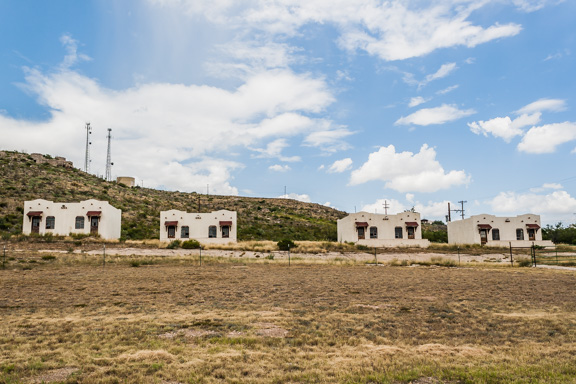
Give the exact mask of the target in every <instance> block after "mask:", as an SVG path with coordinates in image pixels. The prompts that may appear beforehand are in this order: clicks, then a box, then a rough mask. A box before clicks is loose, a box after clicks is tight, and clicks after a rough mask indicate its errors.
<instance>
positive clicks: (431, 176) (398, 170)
mask: <svg viewBox="0 0 576 384" xmlns="http://www.w3.org/2000/svg"><path fill="white" fill-rule="evenodd" d="M373 180H381V181H384V182H386V184H385V185H384V186H385V188H390V189H393V190H396V191H399V192H435V191H439V190H441V189H448V188H451V187H454V186H459V185H466V184H468V183H469V182H470V176H469V175H467V174H466V173H465V172H464V171H450V172H448V173H446V172H445V171H444V168H442V166H441V165H440V163H439V162H438V161H437V160H436V151H435V150H434V148H429V147H428V145H426V144H424V145H423V146H422V148H420V152H419V153H416V154H414V153H412V152H398V153H397V152H396V148H394V146H393V145H389V146H388V147H381V148H380V149H379V150H378V151H377V152H373V153H371V154H370V155H369V156H368V161H367V162H366V163H364V164H363V165H362V166H361V167H360V168H359V169H356V170H354V171H353V172H352V175H351V178H350V185H358V184H362V183H366V182H368V181H373Z"/></svg>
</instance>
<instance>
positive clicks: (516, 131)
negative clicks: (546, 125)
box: [468, 112, 541, 143]
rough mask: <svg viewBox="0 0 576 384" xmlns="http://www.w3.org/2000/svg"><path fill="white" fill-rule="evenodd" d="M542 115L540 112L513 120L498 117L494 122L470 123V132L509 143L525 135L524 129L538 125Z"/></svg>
mask: <svg viewBox="0 0 576 384" xmlns="http://www.w3.org/2000/svg"><path fill="white" fill-rule="evenodd" d="M540 116H541V114H540V113H539V112H537V113H533V114H532V115H521V116H518V117H517V118H516V119H514V120H512V119H510V117H508V116H506V117H496V118H494V119H492V120H487V121H478V122H472V123H468V126H469V127H470V130H471V131H472V132H474V133H475V134H477V135H480V134H482V135H484V136H488V134H491V135H492V136H494V137H500V138H502V139H504V141H506V142H507V143H509V142H510V140H512V138H514V137H516V136H521V135H523V134H524V131H523V130H522V128H524V127H526V126H528V125H534V124H538V123H539V122H540Z"/></svg>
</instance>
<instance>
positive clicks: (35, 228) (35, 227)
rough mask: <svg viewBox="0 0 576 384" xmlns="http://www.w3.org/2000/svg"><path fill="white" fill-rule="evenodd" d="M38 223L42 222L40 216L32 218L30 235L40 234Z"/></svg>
mask: <svg viewBox="0 0 576 384" xmlns="http://www.w3.org/2000/svg"><path fill="white" fill-rule="evenodd" d="M40 221H42V218H41V217H40V216H33V217H32V233H40Z"/></svg>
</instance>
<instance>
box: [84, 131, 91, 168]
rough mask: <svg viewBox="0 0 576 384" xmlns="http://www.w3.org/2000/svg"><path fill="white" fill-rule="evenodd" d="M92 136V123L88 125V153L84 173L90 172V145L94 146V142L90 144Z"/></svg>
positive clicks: (85, 158) (86, 153)
mask: <svg viewBox="0 0 576 384" xmlns="http://www.w3.org/2000/svg"><path fill="white" fill-rule="evenodd" d="M91 134H92V127H91V126H90V123H86V152H85V157H84V172H86V173H88V172H90V161H91V160H90V145H91V144H92V142H90V135H91Z"/></svg>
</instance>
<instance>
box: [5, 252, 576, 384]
mask: <svg viewBox="0 0 576 384" xmlns="http://www.w3.org/2000/svg"><path fill="white" fill-rule="evenodd" d="M10 255H11V257H10V260H9V264H8V268H7V269H6V270H0V286H1V287H2V295H1V296H0V318H1V319H2V321H1V322H0V377H1V378H0V382H4V383H18V382H42V381H44V382H69V383H75V382H80V383H93V382H104V383H107V382H108V383H115V382H138V383H141V382H143V383H304V382H315V383H333V382H340V383H407V382H414V383H420V384H424V383H440V382H445V383H526V382H531V383H553V382H557V383H573V382H574V380H575V378H576V300H575V299H574V297H575V293H576V273H575V272H573V271H572V272H567V271H550V270H539V269H533V268H503V267H500V268H495V267H493V266H492V265H490V266H489V267H479V266H476V267H472V268H445V267H434V266H433V267H426V266H420V267H403V266H391V265H387V266H380V267H374V266H366V265H364V264H349V263H338V262H330V263H324V264H309V263H307V262H306V260H305V259H304V258H302V259H300V260H298V262H297V263H296V264H293V265H292V266H291V267H288V266H287V265H286V264H285V263H276V262H275V261H272V260H262V259H260V260H257V261H256V260H252V261H249V260H224V259H216V258H206V259H205V260H204V262H203V265H202V266H199V265H198V262H199V260H198V258H196V257H174V258H166V257H164V258H157V257H156V258H155V257H149V258H143V257H140V258H135V257H124V258H121V257H115V258H111V259H110V260H109V261H108V264H106V267H102V265H101V259H100V258H96V257H94V258H90V257H86V256H85V255H77V254H67V253H60V254H56V255H50V254H44V253H38V252H35V251H22V252H20V253H18V254H17V255H15V257H14V253H11V254H10ZM135 267H138V268H135Z"/></svg>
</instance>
